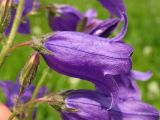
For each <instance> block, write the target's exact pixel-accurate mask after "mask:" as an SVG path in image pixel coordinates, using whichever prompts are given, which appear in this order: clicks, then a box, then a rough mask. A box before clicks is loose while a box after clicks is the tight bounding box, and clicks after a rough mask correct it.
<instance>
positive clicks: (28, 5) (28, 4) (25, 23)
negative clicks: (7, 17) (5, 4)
mask: <svg viewBox="0 0 160 120" xmlns="http://www.w3.org/2000/svg"><path fill="white" fill-rule="evenodd" d="M18 3H19V0H13V4H18ZM33 3H34V0H26V1H25V7H24V11H23V14H22V18H23V19H22V21H21V24H20V26H19V29H18V32H19V33H21V34H30V21H29V18H28V17H26V15H27V14H28V13H29V12H31V11H32V9H33V7H35V6H34V5H33ZM37 3H38V1H37ZM16 12H17V9H16V8H14V7H13V8H12V11H11V21H10V24H9V25H8V27H7V29H6V32H5V34H6V35H9V33H10V31H11V28H12V25H13V21H14V18H15V15H16Z"/></svg>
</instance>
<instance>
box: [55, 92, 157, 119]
mask: <svg viewBox="0 0 160 120" xmlns="http://www.w3.org/2000/svg"><path fill="white" fill-rule="evenodd" d="M63 96H64V103H63V105H62V104H61V106H59V107H60V108H59V109H57V110H59V111H60V112H61V115H62V118H63V120H159V113H158V110H157V109H156V108H154V107H153V106H151V105H149V104H146V103H144V102H142V101H140V100H132V99H127V100H125V101H123V100H120V99H119V101H118V103H117V104H116V105H115V106H114V107H113V108H112V109H109V106H110V103H111V97H110V96H106V95H105V94H101V93H99V92H97V91H91V90H75V91H69V92H68V93H66V95H65V94H63ZM56 108H57V106H56Z"/></svg>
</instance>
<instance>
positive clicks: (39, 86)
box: [32, 68, 50, 100]
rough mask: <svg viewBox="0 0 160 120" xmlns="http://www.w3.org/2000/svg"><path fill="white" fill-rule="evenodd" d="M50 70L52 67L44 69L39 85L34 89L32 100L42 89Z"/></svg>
mask: <svg viewBox="0 0 160 120" xmlns="http://www.w3.org/2000/svg"><path fill="white" fill-rule="evenodd" d="M49 72H50V68H46V69H44V72H43V75H42V77H41V79H40V81H39V82H38V84H37V86H36V89H35V90H34V93H33V96H32V100H33V99H35V98H36V97H37V95H38V92H39V90H40V88H41V87H42V85H43V83H44V81H45V79H46V77H47V75H48V73H49Z"/></svg>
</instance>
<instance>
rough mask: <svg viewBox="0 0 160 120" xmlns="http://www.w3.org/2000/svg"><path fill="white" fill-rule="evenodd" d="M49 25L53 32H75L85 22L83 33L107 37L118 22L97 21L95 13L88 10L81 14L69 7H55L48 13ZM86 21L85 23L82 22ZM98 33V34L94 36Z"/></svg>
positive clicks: (111, 20)
mask: <svg viewBox="0 0 160 120" xmlns="http://www.w3.org/2000/svg"><path fill="white" fill-rule="evenodd" d="M48 17H49V25H50V27H51V29H52V30H54V31H77V28H78V26H79V24H80V22H86V23H84V24H85V28H84V30H83V32H86V33H89V34H93V35H98V36H102V37H107V36H108V35H110V34H111V33H112V32H113V31H114V30H115V28H116V27H117V26H118V23H119V22H120V20H118V19H116V18H112V19H108V20H105V21H104V20H99V19H97V18H96V17H97V11H96V10H95V9H89V10H88V11H87V12H86V13H81V12H80V11H78V10H77V9H75V8H74V7H72V6H69V5H55V6H54V10H53V11H50V12H49V15H48ZM84 19H86V20H87V21H83V20H84ZM97 32H100V33H99V34H96V33H97Z"/></svg>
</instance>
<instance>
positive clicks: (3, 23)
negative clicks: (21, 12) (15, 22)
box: [0, 0, 12, 34]
mask: <svg viewBox="0 0 160 120" xmlns="http://www.w3.org/2000/svg"><path fill="white" fill-rule="evenodd" d="M11 3H12V2H11V0H0V34H2V33H4V32H5V30H6V28H7V26H8V25H9V22H10V17H11Z"/></svg>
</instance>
